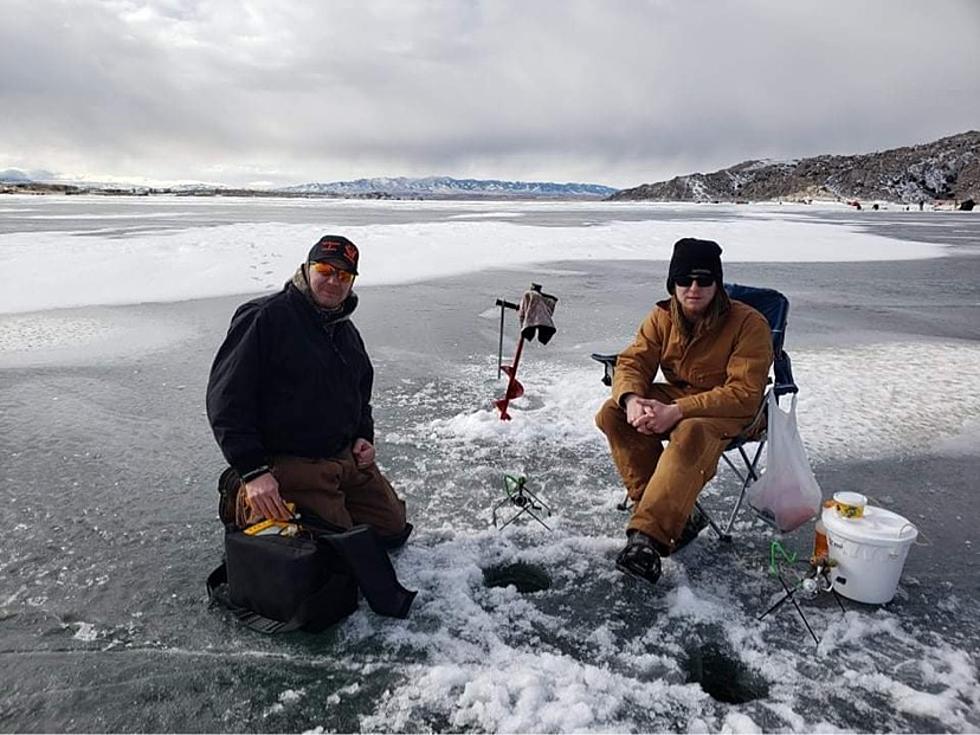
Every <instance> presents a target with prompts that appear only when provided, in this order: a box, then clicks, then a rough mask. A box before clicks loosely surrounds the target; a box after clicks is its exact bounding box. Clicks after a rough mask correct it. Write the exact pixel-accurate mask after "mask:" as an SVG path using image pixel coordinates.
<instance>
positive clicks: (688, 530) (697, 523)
mask: <svg viewBox="0 0 980 735" xmlns="http://www.w3.org/2000/svg"><path fill="white" fill-rule="evenodd" d="M707 525H708V517H707V516H706V515H705V514H704V513H702V512H701V511H700V510H698V508H697V507H695V508H694V509H693V510H691V517H690V518H688V519H687V523H685V524H684V530H683V531H681V535H680V538H678V539H677V543H676V544H674V553H675V554H676V553H677V552H678V551H680V550H681V549H683V548H684V547H685V546H687V545H688V544H689V543H691V542H692V541H693V540H694V539H696V538H697V537H698V535H700V533H701V531H703V530H704V529H705V527H706V526H707Z"/></svg>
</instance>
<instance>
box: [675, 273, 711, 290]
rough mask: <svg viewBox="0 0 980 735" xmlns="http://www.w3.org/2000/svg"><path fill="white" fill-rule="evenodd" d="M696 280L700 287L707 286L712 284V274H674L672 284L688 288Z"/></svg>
mask: <svg viewBox="0 0 980 735" xmlns="http://www.w3.org/2000/svg"><path fill="white" fill-rule="evenodd" d="M694 282H697V284H698V285H699V286H700V287H701V288H707V287H708V286H713V285H714V283H715V277H714V276H674V284H675V285H677V286H680V287H681V288H690V286H691V284H692V283H694Z"/></svg>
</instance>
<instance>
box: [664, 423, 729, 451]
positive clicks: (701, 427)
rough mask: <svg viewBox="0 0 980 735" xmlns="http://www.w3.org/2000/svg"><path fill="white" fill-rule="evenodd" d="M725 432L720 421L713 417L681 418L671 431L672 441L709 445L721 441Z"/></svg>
mask: <svg viewBox="0 0 980 735" xmlns="http://www.w3.org/2000/svg"><path fill="white" fill-rule="evenodd" d="M723 433H724V432H723V431H722V430H721V428H720V427H719V426H718V422H716V421H714V420H713V419H703V418H689V419H681V420H680V423H678V424H677V426H675V427H674V429H673V430H672V431H671V432H670V442H671V444H673V443H674V442H679V443H680V445H682V446H685V445H696V446H707V445H708V444H711V443H715V442H718V441H720V440H721V436H722V434H723Z"/></svg>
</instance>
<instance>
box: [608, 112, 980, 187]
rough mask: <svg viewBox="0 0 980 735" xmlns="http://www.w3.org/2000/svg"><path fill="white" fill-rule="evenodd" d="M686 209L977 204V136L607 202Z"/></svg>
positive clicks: (721, 177)
mask: <svg viewBox="0 0 980 735" xmlns="http://www.w3.org/2000/svg"><path fill="white" fill-rule="evenodd" d="M609 198H610V199H612V200H617V199H626V200H631V199H655V200H659V201H685V202H690V201H694V202H710V201H720V202H733V201H766V200H775V199H785V200H804V201H806V200H810V199H843V200H865V201H868V200H871V201H874V200H879V201H888V202H903V203H918V202H933V201H936V200H940V201H962V200H964V199H974V200H978V201H980V132H977V131H975V130H971V131H970V132H967V133H960V134H959V135H953V136H950V137H948V138H942V139H940V140H937V141H935V142H933V143H925V144H922V145H916V146H910V147H906V148H895V149H893V150H890V151H880V152H876V153H866V154H863V155H857V156H830V155H827V156H817V157H815V158H803V159H800V160H796V161H745V162H744V163H740V164H738V165H736V166H732V167H730V168H726V169H722V170H721V171H715V172H714V173H710V174H700V173H698V174H689V175H687V176H678V177H676V178H673V179H671V180H670V181H661V182H658V183H656V184H643V185H642V186H637V187H636V188H633V189H624V190H622V191H620V192H617V193H615V194H613V195H612V196H610V197H609Z"/></svg>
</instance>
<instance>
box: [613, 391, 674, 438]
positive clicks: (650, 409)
mask: <svg viewBox="0 0 980 735" xmlns="http://www.w3.org/2000/svg"><path fill="white" fill-rule="evenodd" d="M626 420H627V421H628V422H629V424H630V426H632V427H633V428H634V429H636V430H637V431H638V432H640V433H641V434H646V435H652V434H666V433H667V432H668V431H670V430H671V429H673V428H674V426H676V425H677V422H678V421H680V420H681V410H680V408H679V407H678V406H677V405H676V404H673V403H661V402H660V401H658V400H656V399H655V398H640V397H639V396H637V395H632V396H630V397H629V398H627V399H626Z"/></svg>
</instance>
